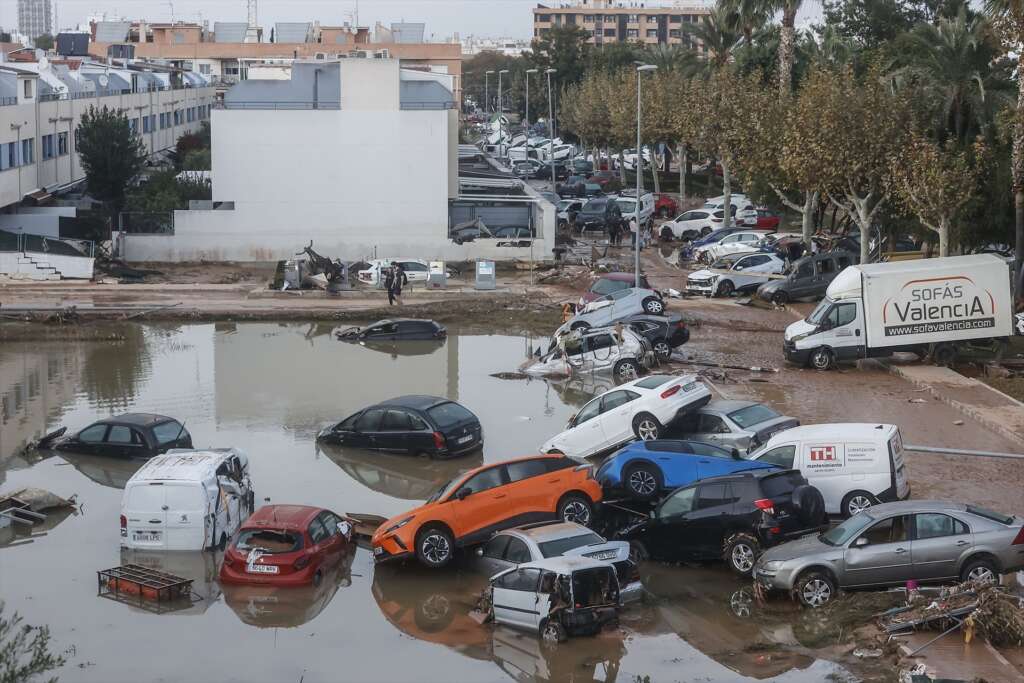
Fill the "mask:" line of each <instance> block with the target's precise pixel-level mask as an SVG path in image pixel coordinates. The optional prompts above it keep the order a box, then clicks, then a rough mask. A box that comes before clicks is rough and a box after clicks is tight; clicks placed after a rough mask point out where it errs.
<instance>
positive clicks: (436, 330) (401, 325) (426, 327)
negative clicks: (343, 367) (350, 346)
mask: <svg viewBox="0 0 1024 683" xmlns="http://www.w3.org/2000/svg"><path fill="white" fill-rule="evenodd" d="M336 335H337V337H338V339H340V340H341V341H347V342H374V341H402V340H410V341H416V340H419V341H424V340H435V339H444V338H445V337H446V336H447V335H448V331H447V330H446V329H445V328H444V327H443V326H442V325H438V324H437V323H436V322H434V321H433V320H413V319H399V320H378V321H377V322H375V323H373V324H372V325H367V326H366V327H347V328H344V329H341V330H338V331H337V332H336Z"/></svg>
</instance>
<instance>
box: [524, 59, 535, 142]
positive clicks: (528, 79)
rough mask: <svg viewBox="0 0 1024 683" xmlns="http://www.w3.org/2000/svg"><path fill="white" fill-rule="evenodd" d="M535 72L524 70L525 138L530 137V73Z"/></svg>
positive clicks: (533, 70) (533, 71) (533, 72)
mask: <svg viewBox="0 0 1024 683" xmlns="http://www.w3.org/2000/svg"><path fill="white" fill-rule="evenodd" d="M535 73H537V69H527V70H526V138H527V140H529V138H530V74H535ZM527 153H529V144H527Z"/></svg>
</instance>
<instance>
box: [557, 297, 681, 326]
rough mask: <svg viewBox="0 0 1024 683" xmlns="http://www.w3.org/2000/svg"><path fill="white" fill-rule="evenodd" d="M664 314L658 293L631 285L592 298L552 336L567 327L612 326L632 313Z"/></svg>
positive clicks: (662, 300)
mask: <svg viewBox="0 0 1024 683" xmlns="http://www.w3.org/2000/svg"><path fill="white" fill-rule="evenodd" d="M645 313H646V314H647V315H664V313H665V301H664V299H662V298H661V294H659V293H658V292H656V291H654V290H653V289H643V288H642V287H641V288H636V287H630V288H628V289H620V290H618V291H617V292H612V293H611V294H608V295H607V296H603V297H601V298H600V299H596V300H594V301H591V302H590V303H589V304H587V305H586V306H584V307H583V310H582V311H580V312H579V313H577V314H576V315H574V316H573V317H571V318H569V320H567V321H566V322H565V324H563V325H562V326H561V327H559V328H558V330H556V331H555V336H556V337H557V336H559V335H561V334H564V333H565V332H567V331H569V330H577V329H580V328H587V327H604V326H606V325H613V324H615V323H616V322H618V321H620V320H624V319H625V318H628V317H629V316H632V315H643V314H645Z"/></svg>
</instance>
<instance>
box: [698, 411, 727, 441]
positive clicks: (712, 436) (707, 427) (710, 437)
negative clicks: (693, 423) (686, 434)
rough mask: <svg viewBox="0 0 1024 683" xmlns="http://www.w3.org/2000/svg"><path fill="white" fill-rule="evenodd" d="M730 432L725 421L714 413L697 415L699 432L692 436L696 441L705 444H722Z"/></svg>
mask: <svg viewBox="0 0 1024 683" xmlns="http://www.w3.org/2000/svg"><path fill="white" fill-rule="evenodd" d="M728 431H729V428H728V427H727V426H726V424H725V421H724V420H722V418H721V417H719V416H718V415H714V414H712V413H698V414H697V431H696V433H694V434H691V435H690V438H691V439H693V440H694V441H703V442H705V443H713V444H718V443H721V441H722V439H723V436H724V434H726V433H727V432H728Z"/></svg>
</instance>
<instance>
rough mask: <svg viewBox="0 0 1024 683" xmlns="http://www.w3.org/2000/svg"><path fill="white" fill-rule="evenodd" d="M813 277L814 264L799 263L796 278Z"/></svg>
mask: <svg viewBox="0 0 1024 683" xmlns="http://www.w3.org/2000/svg"><path fill="white" fill-rule="evenodd" d="M812 275H814V264H813V263H811V262H809V261H808V262H807V263H801V264H800V267H799V268H797V269H796V276H797V277H798V278H804V277H811V276H812Z"/></svg>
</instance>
